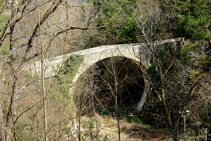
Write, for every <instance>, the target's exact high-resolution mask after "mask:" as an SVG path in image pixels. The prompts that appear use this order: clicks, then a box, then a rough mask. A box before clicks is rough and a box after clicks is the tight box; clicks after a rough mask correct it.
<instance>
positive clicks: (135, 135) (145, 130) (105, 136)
mask: <svg viewBox="0 0 211 141" xmlns="http://www.w3.org/2000/svg"><path fill="white" fill-rule="evenodd" d="M96 117H97V121H98V125H99V130H100V133H99V137H100V140H106V141H116V140H118V128H117V121H116V120H115V119H113V118H112V117H101V116H99V115H97V116H96ZM90 123H92V127H91V128H90ZM82 126H83V129H84V132H83V133H82V137H83V139H84V140H87V141H88V140H96V136H95V135H96V128H95V126H96V124H95V118H94V117H90V118H88V117H85V116H83V117H82ZM120 128H121V141H150V140H153V141H163V140H168V141H173V140H172V139H171V137H170V136H169V135H168V134H167V133H166V130H164V129H152V128H150V127H149V126H147V125H143V124H140V123H128V122H127V121H126V120H121V121H120ZM90 135H92V136H94V137H91V136H90Z"/></svg>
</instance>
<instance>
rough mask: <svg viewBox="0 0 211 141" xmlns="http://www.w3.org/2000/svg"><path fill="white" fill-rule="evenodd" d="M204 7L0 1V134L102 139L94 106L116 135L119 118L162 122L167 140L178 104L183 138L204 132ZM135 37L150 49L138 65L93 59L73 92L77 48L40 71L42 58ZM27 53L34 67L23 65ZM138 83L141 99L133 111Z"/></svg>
mask: <svg viewBox="0 0 211 141" xmlns="http://www.w3.org/2000/svg"><path fill="white" fill-rule="evenodd" d="M210 7H211V2H210V0H115V1H114V0H87V1H84V0H81V1H75V2H73V1H71V0H12V1H8V0H2V1H0V14H1V15H0V49H1V53H0V100H1V101H0V140H1V141H10V140H45V141H46V140H76V139H78V140H98V141H99V140H109V139H110V138H109V137H108V135H107V134H106V135H103V134H101V132H100V131H101V129H100V128H102V129H103V127H100V124H99V119H97V117H98V116H99V115H100V116H102V117H106V116H111V117H112V118H114V119H115V120H116V122H117V124H116V125H117V128H118V135H116V136H118V140H121V138H120V137H121V136H120V134H122V130H123V128H122V126H121V120H123V119H126V120H127V121H129V122H133V121H134V122H137V123H140V121H141V122H143V123H146V124H149V125H151V126H153V127H156V128H165V129H167V130H165V131H166V133H168V134H169V135H170V136H171V137H172V139H173V140H175V141H177V140H179V139H181V138H183V137H182V135H183V132H184V130H183V123H182V122H183V119H182V117H181V116H182V115H184V114H186V110H190V111H191V112H190V115H189V116H187V120H186V123H187V127H188V132H187V136H188V138H189V139H190V140H205V139H206V134H207V133H208V132H211V99H210V92H211V88H210V82H211V79H210V76H211V74H210V71H211V70H210V68H211V57H210V55H211V53H210V51H211V10H210ZM176 37H180V38H181V37H184V40H185V41H184V42H183V41H182V38H181V42H180V43H178V44H177V45H176V46H175V45H173V44H165V45H164V48H163V50H162V51H157V46H155V42H156V41H160V40H163V39H170V38H176ZM139 42H145V43H146V44H147V47H148V48H149V49H150V51H151V56H150V57H149V58H148V61H149V64H148V67H147V68H145V67H143V66H142V65H141V64H139V62H133V61H132V60H129V59H127V58H121V57H112V58H108V59H105V60H102V61H100V62H98V63H97V64H95V65H94V66H92V67H90V69H89V70H88V71H87V72H86V73H85V74H84V75H83V76H82V77H81V79H80V80H79V81H78V82H77V84H75V85H74V94H73V95H69V92H70V91H71V90H72V89H73V86H72V84H71V82H72V79H73V77H74V75H75V73H76V70H77V68H78V67H79V66H80V63H81V62H82V60H83V56H72V57H70V58H68V61H67V62H64V64H63V65H58V66H57V67H56V68H55V73H56V75H55V77H52V78H46V77H45V69H46V67H48V65H46V64H45V63H44V61H45V59H48V58H50V57H55V56H58V55H62V54H66V53H70V52H74V51H77V50H82V49H86V48H92V47H96V46H100V45H110V44H125V43H139ZM35 61H41V68H36V69H41V71H40V72H41V74H33V73H31V72H25V71H23V68H24V67H25V66H26V65H27V64H32V63H34V62H35ZM144 80H145V82H144ZM146 81H147V82H146ZM147 84H149V85H150V91H149V92H148V94H147V98H146V102H145V104H144V106H143V107H141V109H139V111H136V106H137V104H138V101H139V100H140V98H141V97H142V95H143V91H144V87H145V86H147ZM84 116H87V117H90V119H91V120H90V122H88V121H86V120H85V121H84V122H83V121H82V119H83V118H84ZM93 117H94V118H93ZM93 119H94V120H93ZM76 120H77V122H78V123H79V127H78V125H77V124H76V122H75V121H76ZM87 122H88V124H87ZM94 126H95V127H94ZM82 127H83V128H84V130H85V131H83V132H80V131H82V130H80V128H82ZM105 127H106V126H105ZM74 128H77V129H74ZM78 128H79V129H78Z"/></svg>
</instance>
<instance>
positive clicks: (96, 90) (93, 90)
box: [74, 56, 147, 111]
mask: <svg viewBox="0 0 211 141" xmlns="http://www.w3.org/2000/svg"><path fill="white" fill-rule="evenodd" d="M145 82H146V80H145V77H143V74H142V71H141V69H140V66H139V65H138V64H137V61H134V60H133V59H131V58H127V57H125V56H112V57H107V58H104V59H102V60H99V61H97V62H95V63H94V64H92V65H90V66H89V68H87V69H86V71H83V74H81V75H80V77H79V78H78V81H77V82H76V85H75V86H74V89H75V92H74V93H75V102H76V105H78V104H79V105H78V106H77V107H81V105H80V104H81V102H82V101H83V100H84V102H83V106H84V107H86V108H89V107H90V105H89V104H87V103H92V102H93V101H91V100H92V98H91V97H90V96H91V95H92V94H94V95H95V96H94V97H95V100H94V101H95V102H96V101H98V102H100V104H101V106H103V107H113V106H114V105H115V98H114V97H116V98H117V99H116V100H117V102H118V107H121V108H124V109H125V110H128V109H130V110H131V109H133V111H134V110H135V109H136V108H138V107H140V104H142V105H141V107H142V106H143V104H144V102H145V99H146V94H147V93H146V90H145V86H147V85H146V83H145ZM85 85H86V86H85ZM81 94H82V95H81ZM79 97H80V98H79ZM143 97H144V98H145V99H144V101H143ZM78 102H79V103H78ZM85 105H86V106H85ZM83 106H82V107H83ZM95 106H96V107H100V106H99V104H96V105H95ZM110 109H112V108H110ZM137 110H139V109H137ZM140 110H141V109H140Z"/></svg>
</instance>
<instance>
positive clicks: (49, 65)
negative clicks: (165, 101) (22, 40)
mask: <svg viewBox="0 0 211 141" xmlns="http://www.w3.org/2000/svg"><path fill="white" fill-rule="evenodd" d="M181 41H183V39H182V38H177V39H168V40H163V41H157V42H154V44H155V46H156V50H155V51H161V50H163V48H164V46H165V43H168V44H172V45H176V46H177V47H179V45H180V42H181ZM150 53H151V51H150V50H149V48H148V47H147V45H146V44H145V43H135V44H123V45H107V46H100V47H95V48H91V49H86V50H81V51H78V52H74V53H70V54H66V55H61V56H57V57H54V58H51V59H47V60H45V62H44V66H45V67H46V70H45V77H52V76H54V75H55V68H56V67H57V65H58V64H60V65H61V66H62V64H63V63H64V62H65V61H66V60H67V58H69V57H70V56H71V55H83V56H84V60H83V62H82V63H81V65H80V67H79V69H78V71H77V73H76V74H75V77H74V79H73V81H72V82H73V84H74V83H75V82H76V81H77V80H78V78H79V77H80V76H81V74H83V73H84V72H85V71H86V70H87V69H88V68H89V67H90V66H91V65H92V64H94V63H96V62H98V61H100V60H103V59H105V58H109V57H114V56H119V57H125V58H128V59H131V60H134V61H136V62H141V65H142V66H143V67H145V68H147V64H149V62H148V61H149V57H150ZM40 66H41V65H40V61H38V62H35V63H34V64H28V65H26V66H25V68H23V69H22V70H24V71H25V70H28V71H30V72H31V73H33V74H40V72H41V71H40ZM144 84H145V89H144V93H143V95H142V98H141V100H140V102H139V103H138V106H137V110H138V111H140V110H141V108H142V106H143V104H144V102H145V100H146V97H147V93H148V91H149V89H150V83H149V81H148V80H147V79H146V78H145V77H144Z"/></svg>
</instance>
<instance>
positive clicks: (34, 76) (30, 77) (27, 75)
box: [24, 71, 38, 81]
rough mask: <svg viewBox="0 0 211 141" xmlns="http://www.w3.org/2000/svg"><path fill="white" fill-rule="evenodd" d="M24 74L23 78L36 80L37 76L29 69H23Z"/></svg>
mask: <svg viewBox="0 0 211 141" xmlns="http://www.w3.org/2000/svg"><path fill="white" fill-rule="evenodd" d="M24 75H25V78H26V79H27V80H28V81H34V80H36V79H37V78H38V77H37V75H35V74H34V73H32V72H31V71H25V73H24Z"/></svg>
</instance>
